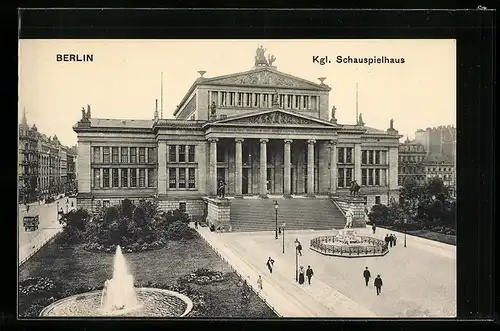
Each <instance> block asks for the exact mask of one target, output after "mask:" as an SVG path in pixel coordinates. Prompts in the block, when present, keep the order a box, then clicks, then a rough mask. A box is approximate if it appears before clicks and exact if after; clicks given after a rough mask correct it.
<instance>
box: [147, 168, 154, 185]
mask: <svg viewBox="0 0 500 331" xmlns="http://www.w3.org/2000/svg"><path fill="white" fill-rule="evenodd" d="M155 186H156V185H155V170H154V169H153V168H150V169H148V187H155Z"/></svg>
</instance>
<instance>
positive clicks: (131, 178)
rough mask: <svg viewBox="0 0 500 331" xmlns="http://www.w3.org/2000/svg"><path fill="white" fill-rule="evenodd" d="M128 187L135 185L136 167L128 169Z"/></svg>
mask: <svg viewBox="0 0 500 331" xmlns="http://www.w3.org/2000/svg"><path fill="white" fill-rule="evenodd" d="M130 187H137V169H135V168H133V169H130Z"/></svg>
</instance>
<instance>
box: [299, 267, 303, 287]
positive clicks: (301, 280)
mask: <svg viewBox="0 0 500 331" xmlns="http://www.w3.org/2000/svg"><path fill="white" fill-rule="evenodd" d="M299 284H301V285H302V284H304V267H303V266H301V267H300V271H299Z"/></svg>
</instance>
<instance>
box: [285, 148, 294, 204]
mask: <svg viewBox="0 0 500 331" xmlns="http://www.w3.org/2000/svg"><path fill="white" fill-rule="evenodd" d="M284 143H285V148H284V158H283V161H284V165H283V172H284V178H283V185H284V188H283V194H284V196H285V197H291V184H292V181H291V171H290V170H291V169H290V166H291V146H290V145H291V144H292V140H291V139H285V140H284Z"/></svg>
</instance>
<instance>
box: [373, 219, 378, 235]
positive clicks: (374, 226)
mask: <svg viewBox="0 0 500 331" xmlns="http://www.w3.org/2000/svg"><path fill="white" fill-rule="evenodd" d="M376 229H377V226H376V225H375V222H374V223H373V225H372V230H373V234H375V230H376Z"/></svg>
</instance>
